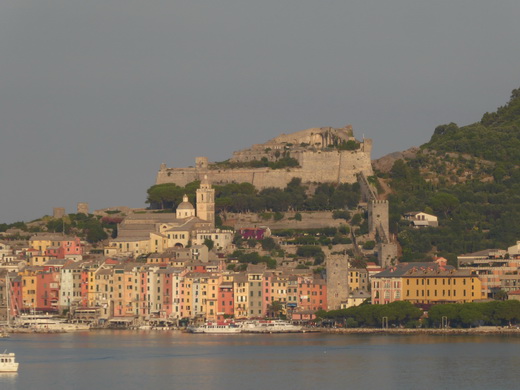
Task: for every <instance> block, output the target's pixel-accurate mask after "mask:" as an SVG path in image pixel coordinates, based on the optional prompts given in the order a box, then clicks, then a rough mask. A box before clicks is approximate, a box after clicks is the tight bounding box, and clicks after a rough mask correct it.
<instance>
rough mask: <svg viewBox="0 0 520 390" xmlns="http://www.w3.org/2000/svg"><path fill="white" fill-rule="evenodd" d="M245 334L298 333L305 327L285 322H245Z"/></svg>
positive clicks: (243, 328) (243, 329)
mask: <svg viewBox="0 0 520 390" xmlns="http://www.w3.org/2000/svg"><path fill="white" fill-rule="evenodd" d="M242 331H243V332H244V333H298V332H303V327H301V326H299V325H294V324H292V323H290V322H288V321H284V320H258V321H248V322H245V323H244V325H243V327H242Z"/></svg>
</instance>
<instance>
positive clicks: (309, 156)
mask: <svg viewBox="0 0 520 390" xmlns="http://www.w3.org/2000/svg"><path fill="white" fill-rule="evenodd" d="M351 133H352V130H351V128H350V127H347V128H346V130H345V129H331V128H322V129H308V130H303V131H302V132H297V133H293V134H291V135H282V136H280V137H277V138H275V139H273V140H270V141H268V142H266V143H265V144H261V145H253V147H251V148H250V149H245V150H241V151H238V152H235V153H234V154H233V158H232V159H230V161H231V162H248V161H254V160H260V159H262V158H266V159H267V160H268V161H276V160H277V159H278V158H280V157H281V156H282V157H283V156H290V157H292V158H294V159H296V160H297V161H298V164H299V166H298V167H286V168H281V169H271V168H267V167H262V168H223V167H220V166H219V165H218V164H212V163H209V162H208V159H207V158H206V157H197V158H196V160H195V166H194V167H189V168H168V167H166V165H165V164H162V165H161V168H160V170H159V172H158V173H157V178H156V184H163V183H175V184H177V185H179V186H185V185H186V184H188V183H190V182H192V181H195V180H202V179H203V178H204V176H205V175H207V176H208V179H209V180H210V182H211V183H213V184H228V183H244V182H246V183H251V184H253V185H254V186H255V187H256V188H258V189H262V188H266V187H278V188H284V187H285V186H286V185H287V183H289V182H290V181H291V180H292V179H293V178H294V177H298V178H300V179H301V180H302V182H303V183H313V182H315V183H323V182H330V183H338V184H340V183H355V182H356V181H357V180H358V178H357V175H358V174H359V173H361V172H362V173H363V174H364V175H365V176H372V175H373V170H372V164H371V157H370V154H371V151H372V140H370V139H364V140H363V141H356V142H357V145H358V147H357V149H355V150H340V149H338V148H337V147H336V146H337V145H339V144H340V143H341V142H347V141H350V140H354V138H353V137H352V136H351ZM311 134H312V135H311ZM286 139H289V140H292V141H293V142H287V141H286ZM302 140H304V141H309V142H313V141H316V142H314V144H312V145H311V144H309V142H303V141H302ZM320 140H321V141H320ZM298 141H302V142H299V143H298ZM277 151H278V153H277Z"/></svg>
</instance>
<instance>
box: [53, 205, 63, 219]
mask: <svg viewBox="0 0 520 390" xmlns="http://www.w3.org/2000/svg"><path fill="white" fill-rule="evenodd" d="M64 216H65V208H64V207H54V208H53V209H52V217H53V218H55V219H60V218H63V217H64Z"/></svg>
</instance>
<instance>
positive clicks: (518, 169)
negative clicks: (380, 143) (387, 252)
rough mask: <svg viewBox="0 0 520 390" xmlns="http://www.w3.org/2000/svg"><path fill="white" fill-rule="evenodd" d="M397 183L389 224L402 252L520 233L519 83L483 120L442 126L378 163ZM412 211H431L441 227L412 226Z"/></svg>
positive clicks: (479, 245) (420, 253) (381, 173)
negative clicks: (408, 215)
mask: <svg viewBox="0 0 520 390" xmlns="http://www.w3.org/2000/svg"><path fill="white" fill-rule="evenodd" d="M374 167H375V169H376V171H377V172H378V177H379V179H380V180H381V181H384V182H385V183H386V184H387V185H388V187H389V188H390V189H391V193H390V194H388V193H387V194H385V197H386V198H388V199H389V200H390V201H391V202H390V210H391V229H392V231H393V232H394V233H396V234H398V238H399V242H400V244H401V245H402V247H403V258H404V260H408V261H415V260H421V259H423V258H424V257H427V256H431V255H433V254H440V255H444V256H446V257H448V258H450V259H451V261H452V262H453V261H454V259H455V257H456V255H458V254H461V253H468V252H474V251H478V250H481V249H486V248H492V247H500V248H504V247H507V246H511V245H513V244H514V243H515V242H516V240H518V239H520V89H516V90H514V91H513V92H512V95H511V99H510V101H509V102H508V103H507V104H506V105H505V106H503V107H500V108H498V109H497V111H496V112H492V113H485V114H484V115H483V117H482V119H481V120H480V121H479V122H476V123H474V124H471V125H468V126H464V127H458V126H457V125H456V124H454V123H450V124H447V125H441V126H438V127H437V128H436V129H435V131H434V134H433V135H432V137H431V140H430V142H428V143H426V144H424V145H422V146H421V147H420V148H414V149H410V150H408V151H405V152H401V153H394V154H392V155H389V156H385V157H384V158H382V159H380V160H378V161H376V162H374ZM406 211H426V212H433V213H435V214H436V215H437V216H438V217H439V222H440V227H439V228H436V229H435V228H429V229H426V230H414V229H411V228H409V227H408V226H407V225H406V224H404V223H402V222H401V221H400V216H401V215H402V213H404V212H406Z"/></svg>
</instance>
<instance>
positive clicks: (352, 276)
mask: <svg viewBox="0 0 520 390" xmlns="http://www.w3.org/2000/svg"><path fill="white" fill-rule="evenodd" d="M368 286H369V279H368V271H367V270H366V269H362V268H349V269H348V287H349V289H350V291H354V290H368Z"/></svg>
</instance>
